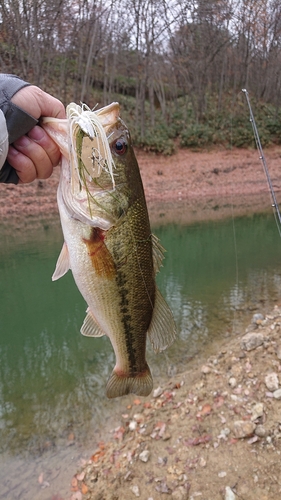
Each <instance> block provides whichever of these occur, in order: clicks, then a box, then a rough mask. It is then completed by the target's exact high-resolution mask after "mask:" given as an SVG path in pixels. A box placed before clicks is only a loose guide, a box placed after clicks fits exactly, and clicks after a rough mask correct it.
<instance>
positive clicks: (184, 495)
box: [172, 486, 189, 500]
mask: <svg viewBox="0 0 281 500" xmlns="http://www.w3.org/2000/svg"><path fill="white" fill-rule="evenodd" d="M172 498H174V500H188V498H189V494H188V491H186V489H185V488H184V487H183V486H180V487H179V488H176V489H175V490H174V491H173V493H172Z"/></svg>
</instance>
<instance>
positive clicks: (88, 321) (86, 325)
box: [80, 308, 105, 337]
mask: <svg viewBox="0 0 281 500" xmlns="http://www.w3.org/2000/svg"><path fill="white" fill-rule="evenodd" d="M80 332H81V333H82V335H84V336H85V337H103V335H105V333H104V332H103V331H102V329H101V328H100V326H99V325H98V324H97V322H96V319H95V317H94V315H93V314H92V312H91V311H90V309H89V308H88V309H87V316H86V318H85V319H84V322H83V325H82V326H81V329H80Z"/></svg>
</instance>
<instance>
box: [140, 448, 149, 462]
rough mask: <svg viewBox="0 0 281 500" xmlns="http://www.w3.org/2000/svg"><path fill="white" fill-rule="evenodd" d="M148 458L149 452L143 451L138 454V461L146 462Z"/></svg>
mask: <svg viewBox="0 0 281 500" xmlns="http://www.w3.org/2000/svg"><path fill="white" fill-rule="evenodd" d="M149 457H150V452H149V451H148V450H144V451H142V452H141V453H140V454H139V459H140V460H141V461H142V462H147V461H148V459H149Z"/></svg>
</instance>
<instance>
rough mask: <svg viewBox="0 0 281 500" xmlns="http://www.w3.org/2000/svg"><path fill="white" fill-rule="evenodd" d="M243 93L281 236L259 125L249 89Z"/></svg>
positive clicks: (280, 215)
mask: <svg viewBox="0 0 281 500" xmlns="http://www.w3.org/2000/svg"><path fill="white" fill-rule="evenodd" d="M242 92H244V94H245V96H246V100H247V104H248V108H249V111H250V122H251V124H252V128H253V132H254V137H255V141H256V145H257V149H258V151H259V154H260V160H261V161H262V164H263V169H264V172H265V175H266V179H267V183H268V186H269V190H270V194H271V197H272V201H273V203H272V205H271V206H272V208H273V209H275V210H274V217H275V220H276V224H277V228H278V231H279V235H280V236H281V214H280V210H279V207H278V203H277V200H276V196H275V192H274V189H273V186H272V182H271V178H270V175H269V171H268V168H267V163H266V159H265V156H264V154H263V149H262V145H261V141H260V137H259V133H258V129H257V125H256V122H255V118H254V114H253V111H252V107H251V103H250V98H249V94H248V91H247V89H242ZM278 223H279V224H278Z"/></svg>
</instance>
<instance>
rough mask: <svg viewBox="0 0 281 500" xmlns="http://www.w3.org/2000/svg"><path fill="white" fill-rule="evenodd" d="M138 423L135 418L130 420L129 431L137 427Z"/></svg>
mask: <svg viewBox="0 0 281 500" xmlns="http://www.w3.org/2000/svg"><path fill="white" fill-rule="evenodd" d="M137 426H138V424H137V422H136V421H135V420H132V421H131V422H130V423H129V429H130V431H135V430H136V428H137Z"/></svg>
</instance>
